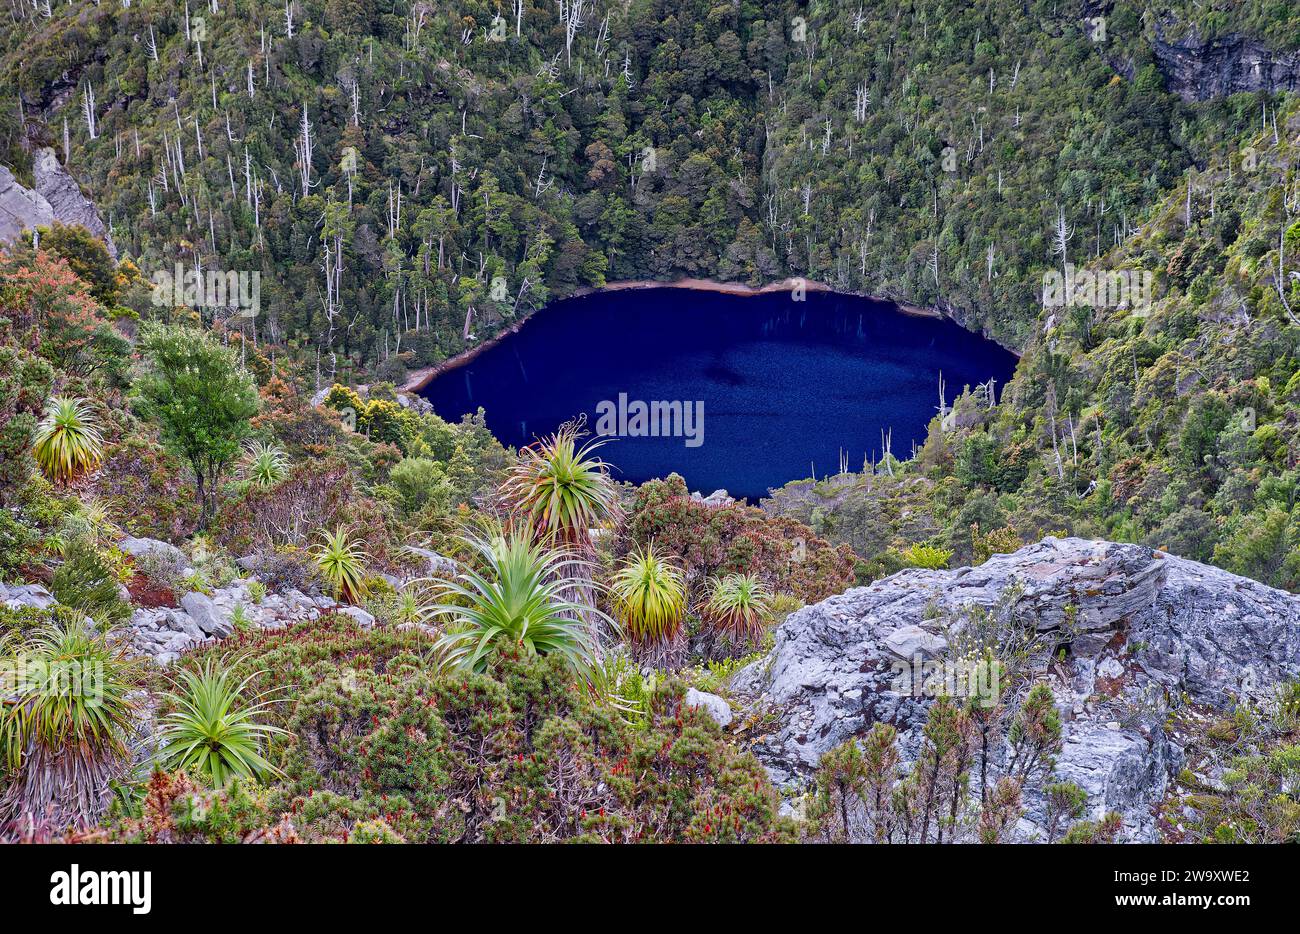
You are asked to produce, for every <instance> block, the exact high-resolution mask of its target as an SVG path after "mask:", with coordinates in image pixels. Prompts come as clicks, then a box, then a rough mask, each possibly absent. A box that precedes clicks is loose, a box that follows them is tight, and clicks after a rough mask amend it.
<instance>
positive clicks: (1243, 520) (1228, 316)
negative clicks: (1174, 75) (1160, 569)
mask: <svg viewBox="0 0 1300 934" xmlns="http://www.w3.org/2000/svg"><path fill="white" fill-rule="evenodd" d="M1298 140H1300V118H1297V114H1296V112H1295V111H1294V109H1292V110H1291V111H1283V112H1282V113H1280V114H1278V115H1277V118H1276V125H1274V124H1273V123H1272V121H1271V120H1270V121H1269V123H1268V124H1267V126H1266V127H1261V128H1258V129H1257V132H1256V133H1254V134H1248V135H1247V136H1246V137H1244V138H1243V140H1242V146H1241V148H1240V149H1239V150H1237V151H1236V152H1234V153H1232V154H1231V156H1229V157H1226V158H1224V159H1222V160H1216V161H1214V162H1213V163H1211V164H1210V165H1209V166H1208V167H1206V168H1205V169H1204V170H1201V171H1195V172H1189V173H1187V174H1186V175H1185V176H1184V177H1183V179H1182V181H1181V183H1180V185H1181V187H1180V189H1178V190H1175V191H1174V192H1172V193H1170V194H1169V195H1168V196H1167V197H1166V198H1164V199H1163V200H1161V201H1160V202H1159V203H1158V204H1157V206H1156V208H1155V209H1154V210H1153V211H1152V212H1151V213H1150V216H1149V219H1148V221H1147V222H1146V223H1145V224H1143V225H1142V227H1141V228H1140V229H1138V230H1137V231H1135V232H1134V234H1133V236H1131V237H1130V238H1128V239H1127V240H1126V241H1125V242H1124V243H1123V245H1122V246H1120V247H1119V248H1117V249H1115V250H1113V251H1111V252H1110V253H1108V254H1107V255H1106V256H1105V258H1104V260H1103V261H1100V262H1097V263H1094V264H1092V268H1094V269H1099V268H1104V267H1115V266H1128V265H1135V266H1141V267H1144V268H1148V269H1153V270H1156V271H1157V274H1156V285H1155V293H1156V295H1157V296H1159V297H1158V298H1157V299H1156V300H1155V301H1154V302H1153V303H1152V305H1151V307H1150V308H1149V309H1118V308H1100V307H1093V306H1090V305H1088V304H1085V303H1078V304H1073V305H1071V306H1069V307H1066V308H1061V309H1054V310H1043V311H1042V314H1041V319H1040V321H1039V322H1038V326H1037V327H1036V328H1035V329H1034V332H1033V334H1032V335H1031V336H1030V339H1029V341H1028V342H1027V344H1026V347H1025V353H1024V356H1023V357H1022V358H1021V362H1020V365H1019V367H1018V368H1017V373H1016V377H1015V379H1014V380H1013V381H1012V382H1011V383H1010V384H1009V385H1008V386H1007V387H1006V388H1005V389H1004V390H1003V392H1002V395H1001V402H1000V404H998V405H996V406H990V405H989V404H988V400H987V398H986V397H985V396H983V395H981V394H980V393H978V392H968V393H967V394H965V395H963V396H962V397H961V398H960V399H958V400H957V402H956V404H955V407H954V411H953V412H951V413H948V415H947V417H946V418H943V419H940V418H938V417H936V419H935V420H934V421H933V422H932V424H931V430H930V435H929V439H928V440H927V442H926V444H925V445H924V447H923V448H922V449H921V450H920V451H919V452H918V456H917V457H916V458H915V459H914V460H912V461H909V462H907V463H906V464H895V463H883V464H879V465H875V469H874V472H867V473H864V474H852V475H841V476H839V477H834V478H830V479H828V480H824V481H822V482H819V483H814V482H813V481H803V482H800V483H794V484H790V485H789V486H787V487H786V488H785V489H784V490H782V491H779V492H778V493H777V495H776V497H775V499H774V501H773V502H772V503H771V504H770V508H772V509H773V510H774V511H776V512H780V513H784V514H788V515H791V516H794V517H798V518H801V519H804V520H805V521H809V522H810V523H811V524H812V525H813V526H814V528H816V529H817V530H818V532H819V533H820V534H825V535H827V536H828V537H830V538H831V539H832V540H837V541H845V542H849V543H850V544H852V545H853V547H854V548H855V550H856V551H857V552H858V553H859V554H860V555H863V556H865V557H868V559H869V562H870V564H871V568H870V573H871V574H872V575H875V574H880V573H884V572H887V571H892V570H895V569H897V567H899V566H900V564H901V559H900V557H899V552H900V550H902V549H904V548H906V546H907V545H909V544H914V543H925V544H931V545H934V546H936V547H941V548H943V549H946V550H948V551H950V552H952V553H953V556H954V557H955V560H956V561H957V562H958V563H967V562H970V561H977V562H978V561H980V560H983V559H984V558H986V557H987V555H988V554H989V553H991V552H992V551H1005V550H1009V549H1010V548H1012V547H1014V546H1015V545H1016V544H1017V543H1019V542H1020V541H1025V542H1028V541H1033V540H1035V539H1037V538H1039V537H1040V536H1042V535H1044V534H1047V533H1051V532H1061V531H1064V532H1069V533H1071V534H1078V535H1083V536H1088V537H1098V538H1106V539H1111V540H1117V541H1134V542H1142V543H1145V544H1148V545H1151V546H1153V547H1156V548H1162V549H1167V550H1168V551H1170V552H1172V553H1175V554H1179V555H1183V556H1186V557H1190V558H1195V559H1197V560H1202V561H1213V562H1214V563H1215V564H1218V565H1220V566H1222V567H1225V568H1227V569H1229V570H1232V571H1235V572H1237V573H1240V574H1245V575H1249V576H1251V577H1254V578H1256V579H1258V580H1261V581H1264V582H1266V583H1270V584H1272V585H1274V586H1277V587H1286V588H1289V589H1292V590H1295V589H1297V588H1300V507H1298V506H1297V500H1298V499H1300V469H1298V468H1300V375H1297V373H1298V371H1300V347H1298V346H1297V337H1298V335H1300V273H1298V271H1297V269H1296V258H1297V256H1300V189H1297V183H1296V172H1295V166H1296V157H1297V145H1298V142H1297V141H1298Z"/></svg>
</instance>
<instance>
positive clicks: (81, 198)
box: [32, 147, 117, 260]
mask: <svg viewBox="0 0 1300 934" xmlns="http://www.w3.org/2000/svg"><path fill="white" fill-rule="evenodd" d="M32 177H33V178H34V179H35V181H36V191H37V192H39V193H40V195H41V196H42V197H43V198H44V199H45V200H46V201H47V202H49V205H50V207H51V208H52V209H53V211H54V217H55V219H56V220H58V221H61V222H62V223H64V224H80V225H81V226H82V227H85V228H86V229H87V230H89V231H90V232H91V233H92V234H94V235H95V236H96V237H98V238H99V239H100V240H103V241H104V246H105V247H107V248H108V255H109V256H111V257H113V259H115V260H116V259H117V246H116V245H114V243H113V237H112V235H111V234H110V233H109V232H108V227H107V226H106V225H105V224H104V220H103V218H101V217H100V216H99V209H98V208H96V207H95V203H94V202H93V201H91V200H90V199H89V198H87V197H86V196H85V195H84V194H82V192H81V186H79V185H78V184H77V182H76V179H74V178H73V177H72V176H71V175H69V174H68V172H67V170H66V169H65V168H64V167H63V165H62V164H61V163H60V162H59V157H58V156H56V155H55V154H54V150H53V149H50V148H48V147H47V148H45V149H38V150H37V151H36V155H35V157H34V158H33V160H32Z"/></svg>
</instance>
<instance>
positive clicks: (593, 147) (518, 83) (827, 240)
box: [0, 0, 1285, 378]
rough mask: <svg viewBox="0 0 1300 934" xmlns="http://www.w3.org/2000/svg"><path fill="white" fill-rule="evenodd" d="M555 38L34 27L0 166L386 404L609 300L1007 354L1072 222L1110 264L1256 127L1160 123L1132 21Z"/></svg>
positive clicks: (501, 26)
mask: <svg viewBox="0 0 1300 934" xmlns="http://www.w3.org/2000/svg"><path fill="white" fill-rule="evenodd" d="M564 9H565V10H568V9H569V7H564ZM572 10H573V11H574V12H573V15H572V16H569V15H568V14H567V13H566V14H565V16H564V17H563V18H562V17H561V9H560V7H557V6H555V5H551V4H531V3H528V2H522V3H521V4H519V5H518V6H510V7H509V8H505V7H503V8H501V10H500V11H498V9H497V7H495V6H493V5H491V4H487V3H469V4H466V5H461V6H458V7H457V8H456V9H455V10H448V9H445V8H442V7H440V6H439V5H436V4H430V3H424V2H416V3H406V2H401V0H398V2H393V3H387V2H382V0H380V2H366V3H342V2H327V3H317V2H302V0H293V2H291V3H290V4H289V6H288V7H287V9H286V8H285V7H283V6H282V5H280V4H270V3H262V2H257V0H232V2H230V3H228V4H222V3H220V2H216V3H212V4H210V5H209V6H199V5H198V4H194V5H193V8H188V9H187V8H186V7H185V6H184V5H183V4H176V3H171V2H152V0H144V2H138V3H132V4H131V5H130V6H123V5H120V4H108V3H104V4H92V3H72V4H64V5H59V6H56V7H55V8H54V9H53V10H52V12H51V13H50V15H48V16H47V15H45V12H44V8H43V7H41V6H40V5H39V4H38V5H36V6H30V7H26V6H25V7H24V8H23V11H24V16H23V17H22V18H21V19H20V20H19V21H18V22H16V23H15V24H14V28H11V29H8V30H6V31H5V34H4V38H0V41H3V42H5V43H6V45H7V47H6V48H5V49H4V50H3V52H4V54H3V59H2V64H0V74H3V75H4V79H5V84H7V85H8V86H10V87H13V88H15V89H16V90H17V96H18V98H19V99H18V100H12V99H11V100H10V102H9V104H7V105H6V107H5V113H4V115H3V116H0V152H3V154H4V155H3V158H4V159H5V161H6V162H8V163H9V164H11V165H13V166H14V167H15V168H16V170H17V174H18V175H19V177H20V178H22V177H24V173H25V172H26V171H28V167H27V164H28V161H29V159H30V155H29V154H28V153H27V149H29V148H30V144H32V143H45V144H49V145H52V146H54V148H55V149H56V151H57V152H58V153H59V154H60V157H61V158H63V159H64V160H65V161H66V162H67V164H68V166H69V167H70V169H71V170H72V172H73V174H74V175H75V176H76V177H78V178H79V179H80V180H81V181H82V183H83V184H84V185H85V186H86V187H87V188H88V189H89V190H90V191H91V192H92V193H93V194H94V195H95V196H96V198H97V199H98V201H99V204H100V206H101V210H102V212H103V213H104V214H105V217H106V220H108V221H109V222H110V223H111V225H112V227H113V232H114V236H115V238H116V239H117V240H118V241H119V242H120V244H121V247H122V249H123V251H124V252H125V253H126V254H128V255H129V256H130V257H132V259H133V260H134V262H135V263H136V265H137V266H138V267H139V268H140V269H141V270H142V271H143V272H144V274H145V278H146V279H149V278H150V277H152V275H153V274H154V273H155V272H156V271H158V270H167V271H170V270H172V269H173V268H174V265H175V264H176V263H178V262H179V263H181V264H183V265H184V268H186V269H194V268H198V269H208V270H212V269H221V270H250V271H251V270H257V271H259V272H261V274H262V276H263V280H262V292H261V299H262V302H261V304H262V310H261V313H260V314H259V315H258V317H257V318H256V319H254V320H252V321H251V322H248V321H236V322H233V323H231V325H230V326H232V327H233V326H235V325H238V326H240V327H242V328H244V329H245V330H247V331H249V332H250V335H249V336H252V333H251V332H256V334H257V335H258V336H260V337H263V338H265V339H268V340H271V341H272V342H276V343H283V342H288V341H292V342H294V343H296V344H297V345H298V346H300V347H302V348H303V349H304V351H305V352H306V353H308V354H309V355H311V356H313V357H314V356H316V355H318V354H319V355H321V356H322V357H323V358H324V362H323V363H322V364H320V369H321V370H322V372H324V373H325V374H326V376H327V377H328V376H331V375H337V373H338V372H339V371H340V369H342V370H344V371H347V370H349V369H351V370H358V371H361V372H365V373H370V374H378V375H379V376H381V377H387V378H397V377H400V376H401V375H402V372H403V371H404V369H405V368H406V367H408V366H412V365H421V364H426V363H429V362H433V361H437V360H439V359H442V358H443V357H445V356H447V355H450V354H452V353H455V352H457V351H459V350H461V349H463V348H464V347H465V346H466V345H467V343H470V342H473V341H475V340H481V339H483V338H484V337H486V336H489V335H490V334H492V333H493V332H495V331H496V330H499V329H500V328H502V327H503V326H505V325H507V324H509V323H510V322H511V321H512V320H514V319H517V318H518V317H519V316H522V315H526V314H527V313H529V312H530V311H532V310H534V309H535V308H537V307H540V306H541V305H542V304H544V303H545V302H546V301H547V300H548V299H549V298H551V297H555V296H563V295H567V294H571V293H572V292H574V291H575V290H576V289H580V288H583V287H589V286H598V285H600V284H602V283H603V282H605V281H611V280H619V279H641V278H653V279H659V280H664V279H672V278H676V277H682V276H709V277H717V278H721V279H728V280H730V279H735V280H743V281H746V282H749V283H751V284H760V283H762V282H765V281H770V280H773V279H779V278H781V277H783V276H786V275H795V276H804V277H807V278H810V279H814V280H822V281H825V282H827V283H829V284H831V285H833V286H834V287H836V288H839V289H842V290H847V291H858V292H863V293H867V294H874V295H880V296H885V297H892V298H896V299H899V300H904V301H909V302H914V303H918V304H923V305H934V306H939V307H942V308H945V309H947V310H948V311H949V312H950V313H951V314H953V316H954V317H956V318H958V320H961V321H962V322H963V323H966V324H967V325H968V326H969V327H971V328H973V329H976V330H983V331H985V332H986V333H989V334H991V335H993V336H995V337H996V338H997V339H998V340H1000V341H1002V342H1003V343H1005V344H1007V345H1008V346H1012V347H1016V348H1019V347H1020V346H1021V345H1022V344H1023V343H1024V342H1025V341H1026V340H1027V338H1028V335H1029V331H1030V329H1031V326H1032V324H1033V322H1034V320H1035V319H1036V317H1037V308H1036V306H1037V300H1036V297H1037V291H1038V281H1039V279H1040V278H1041V274H1042V272H1043V270H1044V269H1047V268H1052V267H1053V266H1054V265H1055V262H1056V259H1057V257H1056V256H1055V255H1054V252H1053V244H1052V239H1051V233H1052V229H1053V224H1054V222H1055V221H1056V220H1057V218H1058V217H1063V218H1064V219H1065V221H1066V223H1068V224H1069V225H1070V226H1071V228H1072V229H1073V230H1074V231H1075V234H1076V236H1075V237H1074V240H1073V241H1072V242H1071V243H1070V244H1069V245H1068V247H1067V249H1068V253H1069V257H1068V258H1069V259H1070V261H1072V262H1076V263H1083V262H1085V261H1086V260H1088V259H1091V258H1094V257H1096V256H1097V255H1098V254H1099V253H1101V252H1104V251H1105V250H1107V249H1109V248H1110V247H1111V246H1113V245H1114V244H1115V243H1116V242H1118V241H1119V240H1122V239H1123V238H1124V237H1125V236H1126V235H1127V234H1128V233H1129V232H1131V231H1132V230H1133V229H1134V228H1135V227H1136V226H1137V225H1138V224H1140V223H1141V220H1142V217H1143V212H1144V211H1145V210H1146V209H1147V208H1148V207H1149V206H1150V205H1151V204H1152V203H1154V201H1155V200H1156V199H1157V198H1158V196H1159V195H1160V194H1161V193H1162V192H1164V191H1166V190H1168V189H1170V188H1171V187H1173V186H1174V185H1176V184H1177V181H1178V179H1179V177H1180V174H1181V173H1182V172H1183V171H1184V170H1185V169H1187V168H1188V167H1192V166H1202V165H1204V164H1205V162H1206V161H1207V160H1208V159H1210V158H1211V157H1212V156H1213V155H1214V154H1215V153H1220V152H1224V151H1226V150H1227V148H1228V147H1230V145H1231V142H1232V140H1233V139H1235V137H1236V134H1237V133H1239V132H1240V131H1242V130H1243V129H1245V128H1246V127H1248V126H1249V125H1250V123H1251V121H1252V120H1257V119H1258V116H1259V113H1260V110H1261V107H1262V108H1265V109H1267V108H1269V107H1271V106H1273V104H1272V102H1271V101H1270V100H1269V99H1268V97H1267V95H1261V96H1258V97H1259V98H1260V99H1255V97H1252V96H1249V95H1247V96H1242V97H1239V98H1236V99H1232V100H1228V101H1218V102H1213V103H1206V104H1186V103H1184V102H1182V101H1181V100H1179V99H1178V98H1177V97H1175V96H1173V95H1171V94H1169V93H1167V92H1166V91H1165V90H1164V88H1163V83H1162V79H1161V76H1160V73H1159V72H1158V70H1157V68H1156V66H1155V64H1154V62H1153V60H1152V58H1151V53H1150V49H1149V43H1148V42H1147V40H1146V33H1147V31H1149V28H1150V27H1149V24H1147V23H1145V22H1144V18H1143V16H1142V15H1141V14H1140V13H1138V12H1136V11H1134V10H1132V9H1130V8H1128V7H1127V6H1123V5H1121V6H1119V7H1117V9H1116V10H1114V11H1113V12H1112V13H1111V14H1110V16H1109V18H1108V19H1107V27H1106V30H1105V34H1104V35H1105V42H1099V41H1096V38H1095V36H1094V32H1095V28H1094V27H1093V26H1091V25H1090V24H1089V22H1088V21H1087V20H1085V19H1083V18H1080V17H1077V16H1073V15H1071V14H1070V13H1069V11H1068V10H1066V9H1065V8H1063V7H1062V6H1061V5H1060V4H1057V3H1045V2H1044V3H1033V4H1025V5H1023V6H1020V7H1017V6H1014V5H1008V4H997V3H987V4H975V5H972V4H967V3H955V2H916V3H909V2H904V3H899V4H891V5H889V6H888V7H874V8H872V9H870V10H867V9H863V10H862V11H858V10H855V9H853V8H852V7H851V6H840V5H836V4H828V3H814V4H811V5H807V6H805V5H802V4H798V3H793V2H786V3H765V4H758V3H735V4H725V5H709V4H707V3H703V2H686V3H667V2H660V3H655V2H632V3H628V4H608V5H601V4H599V3H591V2H588V3H585V4H582V3H578V4H574V5H573V6H572ZM498 12H499V13H500V16H499V18H495V19H494V17H498ZM1283 12H1285V11H1283ZM1251 15H1252V16H1253V17H1256V18H1259V17H1265V16H1266V15H1271V14H1267V11H1261V10H1255V9H1254V8H1252V11H1251ZM1108 44H1109V45H1108ZM1111 46H1113V47H1114V48H1115V49H1120V48H1123V49H1125V52H1124V54H1125V55H1126V56H1127V58H1126V60H1128V61H1130V62H1131V65H1132V69H1133V71H1134V75H1135V77H1134V80H1132V81H1126V80H1123V79H1121V78H1120V77H1119V76H1118V75H1117V74H1116V73H1115V71H1114V70H1113V69H1112V68H1111V67H1110V65H1109V64H1108V60H1107V57H1106V54H1105V53H1106V51H1107V49H1108V48H1110V47H1111ZM87 112H89V113H90V115H91V116H90V117H89V118H88V117H87ZM20 116H21V118H25V120H26V121H27V123H26V131H25V133H26V137H24V131H23V130H22V129H20V124H19V120H20ZM121 300H122V301H125V302H127V303H129V304H132V305H133V306H135V307H137V309H138V310H139V306H140V305H141V303H143V302H144V301H145V300H146V293H145V290H144V289H137V290H136V291H135V293H134V294H127V295H124V296H122V297H121Z"/></svg>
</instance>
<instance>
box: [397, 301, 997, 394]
mask: <svg viewBox="0 0 1300 934" xmlns="http://www.w3.org/2000/svg"><path fill="white" fill-rule="evenodd" d="M795 281H796V277H793V276H792V277H787V278H785V279H780V280H777V281H775V282H769V283H767V284H766V285H762V286H757V287H755V286H752V285H746V284H745V283H743V282H720V281H718V280H716V279H698V278H685V279H674V280H672V281H671V282H658V281H656V280H654V279H624V280H620V281H617V282H607V283H606V284H605V285H603V286H600V287H599V288H592V287H584V288H581V289H577V290H575V291H574V292H573V293H572V294H571V295H566V296H564V298H560V299H556V300H555V301H556V302H560V301H566V300H568V299H570V298H583V297H585V296H587V295H597V294H599V293H602V292H629V291H634V290H645V289H686V290H689V291H692V292H720V293H722V294H724V295H737V296H740V297H744V298H748V297H752V296H755V295H768V294H771V293H772V292H788V291H790V289H791V288H793V285H794V282H795ZM802 281H803V283H804V289H805V290H806V291H808V292H835V293H836V294H839V295H852V296H854V297H856V298H868V299H871V300H872V301H877V302H887V303H889V304H891V305H893V306H894V307H895V308H897V309H898V311H899V312H900V313H902V314H905V315H909V316H911V317H914V318H948V319H949V320H952V321H954V323H956V324H960V323H961V322H959V321H955V319H953V318H951V317H950V316H948V315H945V314H944V313H943V312H941V311H939V310H938V309H936V308H928V307H924V306H921V305H913V304H910V303H907V302H899V301H895V300H894V299H891V298H880V297H877V296H874V295H864V294H859V293H857V292H839V291H838V290H836V289H832V288H831V287H830V286H829V285H827V284H826V283H824V282H817V281H815V280H813V279H804V280H802ZM551 304H555V302H549V303H547V305H545V306H543V307H542V308H539V309H537V311H535V312H533V314H537V313H538V312H540V311H544V310H545V309H546V307H549V305H551ZM533 314H530V315H528V316H527V317H525V318H521V319H520V320H518V321H516V322H515V323H514V324H512V325H510V327H508V328H505V329H504V330H502V331H500V332H498V333H497V334H496V335H494V336H493V337H490V338H488V339H487V340H485V341H482V342H480V343H478V344H475V345H474V346H473V347H468V348H466V349H465V350H462V351H461V352H460V353H458V354H456V355H455V356H453V357H448V358H447V359H446V360H443V361H442V362H441V363H435V364H434V365H433V366H426V367H421V368H420V369H418V370H414V371H412V372H411V374H410V376H409V377H407V379H406V382H404V383H403V384H402V385H401V386H400V387H399V389H400V391H402V392H413V393H418V392H419V391H420V390H421V389H423V388H424V387H425V386H428V385H429V383H431V382H433V380H435V379H437V378H438V377H439V376H442V375H443V374H444V373H446V372H448V371H449V370H454V369H457V368H459V367H462V366H464V365H465V364H467V363H470V362H471V361H473V360H474V359H475V358H476V357H478V355H479V354H481V353H483V352H484V351H485V350H487V349H489V348H490V347H495V346H496V345H497V344H499V343H501V342H502V341H504V340H505V339H506V338H508V337H510V336H512V335H514V334H517V333H519V329H520V328H522V327H523V326H524V324H526V323H527V322H528V321H529V320H530V319H531V318H532V317H533ZM985 336H987V335H985ZM1007 349H1008V350H1010V349H1011V348H1007ZM1011 352H1012V353H1015V354H1016V356H1017V357H1019V356H1020V354H1019V353H1017V352H1016V351H1015V350H1011Z"/></svg>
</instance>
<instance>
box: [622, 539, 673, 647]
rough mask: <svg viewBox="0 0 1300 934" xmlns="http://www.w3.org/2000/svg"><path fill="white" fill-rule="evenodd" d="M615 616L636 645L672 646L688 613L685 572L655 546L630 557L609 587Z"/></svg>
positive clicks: (639, 550)
mask: <svg viewBox="0 0 1300 934" xmlns="http://www.w3.org/2000/svg"><path fill="white" fill-rule="evenodd" d="M609 589H610V593H611V594H612V596H613V599H614V607H615V615H616V616H617V617H618V620H619V622H620V623H622V624H623V626H624V628H625V629H626V630H627V633H628V635H629V636H630V637H631V638H632V641H633V642H636V643H639V644H642V645H649V644H654V643H663V642H671V641H672V640H673V639H675V638H676V636H677V631H678V629H679V628H680V627H681V623H682V616H683V615H684V614H685V612H686V583H685V578H684V577H683V575H682V572H681V571H679V570H678V569H677V567H676V566H674V565H673V564H672V562H670V561H669V560H668V559H667V558H665V557H664V556H662V555H660V554H659V553H658V552H656V551H655V547H654V545H653V544H652V545H650V547H648V548H646V549H644V550H641V549H637V550H636V551H634V552H632V553H631V554H629V555H628V556H627V559H626V560H625V561H624V564H623V567H621V568H620V569H619V570H618V572H617V573H615V575H614V580H613V582H612V583H611V584H610V588H609Z"/></svg>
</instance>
